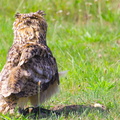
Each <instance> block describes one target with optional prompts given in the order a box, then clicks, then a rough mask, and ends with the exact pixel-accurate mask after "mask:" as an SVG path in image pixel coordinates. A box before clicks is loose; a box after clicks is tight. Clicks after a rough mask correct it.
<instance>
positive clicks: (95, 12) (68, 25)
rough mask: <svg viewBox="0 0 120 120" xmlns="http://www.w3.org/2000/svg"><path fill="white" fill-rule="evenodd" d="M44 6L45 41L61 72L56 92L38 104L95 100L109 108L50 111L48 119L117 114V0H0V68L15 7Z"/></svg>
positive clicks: (108, 119) (100, 118) (110, 119)
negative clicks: (64, 111)
mask: <svg viewBox="0 0 120 120" xmlns="http://www.w3.org/2000/svg"><path fill="white" fill-rule="evenodd" d="M39 9H41V10H44V11H45V13H46V16H45V18H46V20H47V23H48V33H47V43H48V46H49V47H50V48H51V50H52V52H53V54H54V56H55V57H56V59H57V63H58V67H59V71H64V70H68V74H67V76H66V77H64V78H61V79H60V81H61V85H60V86H61V90H60V92H59V93H58V94H57V95H55V96H54V97H52V98H51V100H50V101H48V102H46V103H45V104H44V105H43V106H44V107H46V108H49V107H51V106H55V105H61V104H62V105H73V104H76V105H91V104H94V103H100V104H102V105H104V106H106V107H107V109H109V112H107V113H103V112H100V111H99V110H90V111H89V112H88V111H87V110H86V111H84V112H83V113H82V114H81V115H79V114H78V113H72V112H71V113H70V114H69V115H68V116H67V117H66V116H65V115H64V113H63V114H62V115H60V116H58V117H57V116H55V115H54V114H53V115H51V116H49V117H47V118H43V119H49V120H56V119H59V120H64V119H66V120H70V119H71V120H72V119H75V120H119V119H120V56H119V54H120V7H119V2H118V1H117V0H101V1H100V0H99V1H96V2H94V0H88V2H86V1H85V0H70V1H66V0H44V1H42V0H35V1H34V2H33V0H1V2H0V27H1V28H0V36H1V37H0V61H1V62H0V70H2V67H3V66H4V64H5V62H6V55H7V51H8V50H9V48H10V46H11V45H12V41H13V31H12V24H13V21H14V14H15V13H16V12H21V13H27V12H34V11H37V10H39ZM1 117H2V118H1V119H3V118H4V120H28V118H27V117H23V116H21V117H20V118H17V117H16V116H12V117H10V116H9V115H5V116H3V115H1Z"/></svg>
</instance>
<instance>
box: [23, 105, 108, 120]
mask: <svg viewBox="0 0 120 120" xmlns="http://www.w3.org/2000/svg"><path fill="white" fill-rule="evenodd" d="M91 111H99V112H101V113H106V112H107V110H106V109H105V108H104V107H94V106H85V105H67V106H64V105H60V106H55V107H53V108H51V109H49V110H48V109H44V108H40V107H36V108H30V107H29V108H26V109H25V110H24V111H23V115H24V116H26V115H27V116H29V117H31V118H36V117H39V118H45V117H49V116H50V115H52V114H55V115H56V116H60V115H64V116H65V117H68V116H69V114H71V113H73V114H75V115H79V116H80V115H81V114H83V113H85V114H86V115H87V114H88V113H89V112H91Z"/></svg>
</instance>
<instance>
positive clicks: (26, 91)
mask: <svg viewBox="0 0 120 120" xmlns="http://www.w3.org/2000/svg"><path fill="white" fill-rule="evenodd" d="M44 15H45V14H44V12H43V11H41V10H39V11H37V12H34V13H29V14H20V13H17V14H16V15H15V22H14V23H13V30H14V40H13V44H12V47H11V48H10V50H9V52H8V55H7V60H6V64H5V65H4V67H3V69H2V71H1V72H0V112H1V113H2V114H6V113H7V112H9V113H11V114H12V113H14V110H15V108H16V106H18V107H19V109H20V110H22V109H24V108H25V106H26V104H27V103H28V102H30V103H31V106H34V107H36V106H38V105H39V104H42V103H43V102H45V101H46V100H48V99H49V98H50V97H51V96H52V95H53V94H54V93H56V92H57V91H58V89H59V74H58V67H57V63H56V59H55V58H54V57H53V54H52V52H51V50H50V49H49V47H48V46H47V43H46V32H47V23H46V21H45V19H44Z"/></svg>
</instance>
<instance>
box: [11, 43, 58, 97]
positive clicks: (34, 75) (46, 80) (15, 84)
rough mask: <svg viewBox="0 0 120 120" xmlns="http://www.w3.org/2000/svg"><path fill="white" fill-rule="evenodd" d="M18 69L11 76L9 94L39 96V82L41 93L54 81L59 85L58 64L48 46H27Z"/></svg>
mask: <svg viewBox="0 0 120 120" xmlns="http://www.w3.org/2000/svg"><path fill="white" fill-rule="evenodd" d="M17 67H18V68H19V69H18V70H17ZM17 67H16V70H14V74H11V75H10V79H9V88H11V89H10V90H9V92H10V93H14V94H16V95H17V96H19V97H26V96H27V97H28V96H32V95H35V94H37V92H38V82H40V83H41V91H44V90H46V89H47V88H48V87H49V84H52V83H54V81H57V83H58V84H59V75H58V69H57V63H56V60H55V58H54V57H53V56H52V53H51V51H50V50H49V48H47V46H41V45H31V44H30V45H27V46H26V47H25V49H23V51H22V54H21V57H20V62H19V63H18V66H17ZM11 86H12V87H11Z"/></svg>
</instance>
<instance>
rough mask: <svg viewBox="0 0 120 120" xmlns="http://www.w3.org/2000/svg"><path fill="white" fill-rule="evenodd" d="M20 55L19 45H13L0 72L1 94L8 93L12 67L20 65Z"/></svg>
mask: <svg viewBox="0 0 120 120" xmlns="http://www.w3.org/2000/svg"><path fill="white" fill-rule="evenodd" d="M19 57H20V55H19V50H18V46H17V45H16V46H14V45H13V46H12V47H11V48H10V50H9V52H8V56H7V61H6V64H5V65H4V67H3V69H2V71H1V72H0V94H2V95H8V88H7V85H8V81H9V75H10V74H11V71H12V69H13V68H14V67H15V66H17V65H18V62H19Z"/></svg>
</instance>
